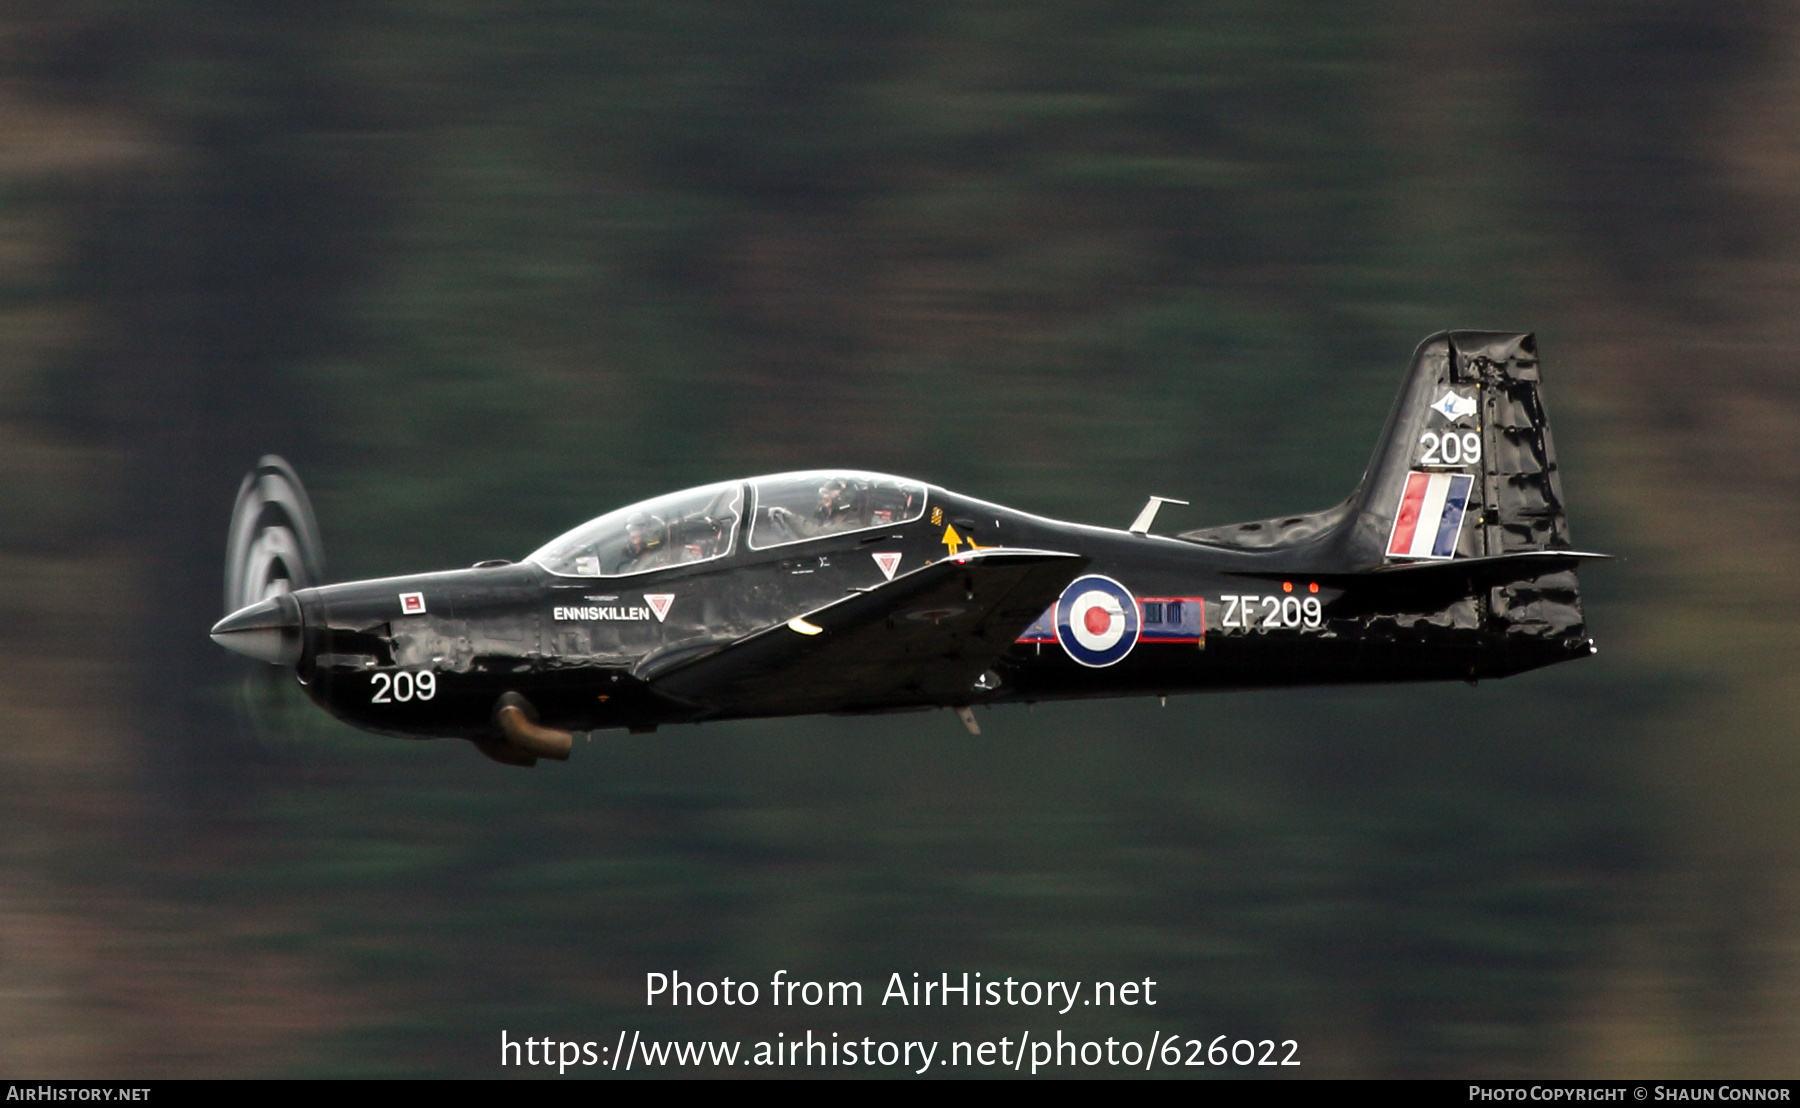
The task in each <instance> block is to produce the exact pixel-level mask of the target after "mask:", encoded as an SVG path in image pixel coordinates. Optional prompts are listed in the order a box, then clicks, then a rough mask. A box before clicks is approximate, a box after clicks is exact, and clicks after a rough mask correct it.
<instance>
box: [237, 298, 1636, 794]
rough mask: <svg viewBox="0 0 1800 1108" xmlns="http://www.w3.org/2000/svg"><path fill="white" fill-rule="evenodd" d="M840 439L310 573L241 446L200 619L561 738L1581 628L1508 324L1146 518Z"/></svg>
mask: <svg viewBox="0 0 1800 1108" xmlns="http://www.w3.org/2000/svg"><path fill="white" fill-rule="evenodd" d="M1164 502H1165V498H1162V497H1152V498H1150V502H1149V503H1148V504H1146V505H1145V506H1144V509H1143V511H1142V512H1141V513H1140V514H1139V515H1138V517H1137V520H1136V521H1135V522H1134V523H1132V525H1131V526H1130V527H1129V528H1127V529H1125V530H1123V531H1120V530H1113V529H1111V528H1107V527H1092V526H1088V525H1085V524H1079V523H1062V522H1058V521H1056V520H1051V519H1044V518H1042V517H1040V516H1035V515H1031V514H1029V513H1026V512H1020V511H1015V510H1013V509H1011V508H1006V507H1002V506H1000V505H998V504H989V503H986V502H985V501H981V500H975V499H971V498H969V497H966V496H962V495H959V494H957V493H953V492H949V491H948V490H945V489H940V488H936V487H934V486H931V485H928V484H925V483H924V482H921V481H912V480H908V479H906V478H903V477H891V476H887V475H884V474H879V473H864V472H860V471H854V470H819V471H813V472H805V473H781V474H776V475H774V476H769V477H753V478H749V479H747V480H736V481H722V482H719V483H718V484H713V485H707V486H704V487H702V488H696V489H688V490H686V491H684V492H676V493H670V494H669V495H667V496H661V497H658V498H656V499H654V500H647V501H645V502H643V503H641V504H634V505H632V506H631V507H628V508H621V509H619V510H618V511H615V512H610V513H608V514H606V515H603V516H601V517H600V518H598V519H596V520H594V521H592V522H590V523H586V524H583V525H582V526H580V527H577V528H576V529H575V530H573V531H570V532H569V533H568V534H566V535H563V536H562V537H560V538H558V539H556V540H554V541H552V542H551V543H549V544H548V545H547V546H545V547H543V548H542V549H541V550H538V551H537V552H536V553H534V554H532V555H531V556H530V557H529V558H527V559H526V560H525V561H523V562H520V563H517V564H514V563H510V562H504V561H496V562H481V563H479V564H477V565H475V566H474V567H472V568H470V569H462V570H451V571H446V572H440V573H422V574H418V575H416V576H411V577H390V578H384V579H381V580H374V581H351V582H345V583H342V584H334V585H326V584H322V583H321V578H322V574H323V568H324V566H323V558H322V556H321V554H320V544H319V539H318V530H317V526H316V524H315V523H314V521H313V514H312V509H311V507H310V505H309V504H308V502H307V499H306V494H305V492H304V491H303V489H302V488H301V485H300V481H299V478H298V477H296V476H295V474H294V472H293V470H292V469H290V468H289V467H288V465H287V464H286V463H285V462H283V461H282V460H281V459H279V458H276V457H272V456H271V457H266V458H264V459H263V460H262V462H261V464H260V465H259V466H258V467H257V469H256V471H255V472H254V473H252V474H250V475H249V476H248V477H246V478H245V479H244V484H243V487H242V488H241V489H240V490H239V492H238V499H237V509H236V512H235V514H234V515H233V517H232V522H231V536H230V543H229V550H228V556H227V563H226V575H227V576H226V586H225V602H226V607H227V608H228V609H229V610H230V611H231V614H230V615H228V616H226V617H225V618H224V619H223V620H220V621H219V623H218V624H217V625H216V626H215V627H214V628H213V629H212V637H213V639H214V641H216V642H218V643H219V644H220V645H222V646H225V647H226V648H228V649H230V650H233V651H236V652H237V653H239V654H244V655H247V656H249V657H251V658H256V659H259V660H261V661H264V662H268V663H270V664H273V665H278V666H291V667H293V668H294V670H295V673H296V675H297V676H298V678H299V681H300V683H301V684H302V685H303V686H305V688H306V691H307V694H308V695H310V696H311V697H312V698H313V699H314V700H316V701H317V702H318V703H319V704H321V705H323V706H324V707H325V708H326V709H328V710H329V711H331V712H332V713H333V714H334V715H336V716H338V717H339V718H340V719H344V720H347V721H349V722H351V723H353V724H355V725H356V726H358V727H362V728H366V729H368V730H370V731H377V732H381V733H383V734H391V735H402V736H410V737H439V736H441V737H455V738H464V739H468V740H470V741H472V742H474V744H475V745H476V746H477V747H479V748H480V749H481V751H482V752H483V753H484V754H486V755H488V756H489V757H490V758H493V759H495V760H497V761H500V762H504V763H507V764H510V765H533V764H535V763H536V761H537V759H539V758H558V759H562V758H567V757H568V756H569V752H570V748H571V745H572V742H573V738H574V735H573V733H574V732H577V731H584V730H595V729H603V728H621V727H622V728H629V729H630V730H632V731H650V730H654V729H655V728H656V727H657V725H658V724H663V723H698V722H701V721H704V720H714V719H741V718H746V717H753V716H785V715H802V714H807V713H812V712H833V713H843V714H857V713H868V712H893V711H906V710H909V709H924V708H951V709H954V710H955V711H956V713H957V715H958V716H959V717H961V719H962V722H963V724H964V725H965V726H966V727H967V728H968V729H969V731H971V732H976V733H978V732H979V728H978V727H977V725H976V722H975V717H974V715H973V713H972V712H971V710H970V709H971V708H972V707H973V706H975V705H978V704H1006V703H1015V702H1019V701H1024V702H1026V703H1030V702H1033V701H1038V700H1059V699H1080V698H1088V697H1105V696H1139V695H1148V696H1167V695H1169V694H1172V693H1187V692H1202V691H1208V690H1215V689H1239V688H1254V687H1269V686H1280V685H1318V684H1335V683H1351V682H1377V681H1432V680H1449V679H1457V680H1467V681H1471V682H1473V681H1476V680H1478V679H1480V678H1483V677H1505V676H1507V675H1509V674H1514V673H1520V672H1522V671H1524V670H1528V669H1536V668H1538V667H1540V666H1547V665H1551V664H1553V663H1556V662H1562V661H1567V660H1569V659H1571V658H1582V657H1586V656H1587V655H1589V654H1591V653H1593V652H1594V645H1593V640H1592V639H1590V638H1589V637H1588V635H1587V629H1586V626H1585V623H1584V620H1583V617H1582V612H1581V597H1580V590H1579V586H1578V584H1577V582H1576V577H1575V570H1576V568H1577V567H1578V566H1580V565H1581V563H1582V562H1583V561H1585V560H1587V559H1592V558H1599V557H1603V555H1598V554H1588V553H1582V552H1578V551H1576V550H1573V549H1571V547H1570V542H1569V527H1568V519H1567V516H1566V514H1565V512H1564V509H1563V497H1562V486H1561V481H1560V480H1559V478H1558V475H1557V468H1556V452H1555V449H1554V448H1553V446H1552V444H1551V439H1550V425H1549V421H1548V419H1547V418H1546V416H1545V414H1544V404H1543V399H1542V396H1541V394H1540V391H1539V365H1538V357H1537V348H1536V343H1535V341H1534V339H1533V337H1532V336H1531V335H1524V334H1502V333H1495V332H1486V331H1451V332H1446V333H1443V334H1438V335H1434V336H1432V337H1431V338H1428V339H1426V340H1425V341H1424V342H1423V343H1422V344H1420V346H1419V348H1418V350H1417V352H1416V353H1415V354H1414V355H1413V361H1412V367H1411V368H1410V369H1409V370H1408V371H1407V375H1406V380H1405V382H1404V384H1403V385H1402V387H1401V390H1400V396H1399V398H1398V399H1397V400H1396V401H1395V403H1394V407H1393V411H1392V412H1391V413H1390V414H1389V416H1388V421H1387V426H1386V428H1385V429H1384V430H1383V432H1382V435H1381V441H1380V442H1379V444H1378V445H1377V446H1376V448H1375V456H1374V458H1373V459H1372V460H1371V461H1370V463H1369V468H1368V470H1367V472H1366V473H1365V474H1364V475H1363V479H1362V482H1361V484H1360V485H1359V486H1358V487H1357V489H1356V491H1355V492H1353V493H1351V494H1350V497H1349V499H1347V500H1345V501H1344V502H1343V503H1341V504H1339V505H1337V506H1336V507H1333V508H1327V509H1325V510H1324V511H1320V512H1312V513H1308V514H1305V515H1294V516H1286V517H1282V518H1278V519H1265V520H1259V521H1257V522H1254V523H1239V524H1233V525H1230V526H1225V527H1208V528H1203V529H1201V530H1197V531H1187V532H1183V533H1182V534H1179V535H1175V536H1164V535H1154V534H1151V533H1150V528H1151V525H1152V524H1153V523H1154V521H1155V517H1156V511H1157V508H1158V507H1159V506H1160V505H1161V504H1162V503H1164Z"/></svg>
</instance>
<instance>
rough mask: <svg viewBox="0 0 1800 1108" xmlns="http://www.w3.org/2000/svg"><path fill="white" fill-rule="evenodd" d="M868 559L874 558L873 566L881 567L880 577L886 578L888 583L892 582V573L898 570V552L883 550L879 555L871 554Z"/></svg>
mask: <svg viewBox="0 0 1800 1108" xmlns="http://www.w3.org/2000/svg"><path fill="white" fill-rule="evenodd" d="M870 557H872V558H874V559H875V564H876V565H878V566H880V567H881V573H882V576H884V577H886V578H887V579H888V580H889V581H892V580H893V579H894V571H895V570H897V569H899V568H900V552H899V551H898V550H884V551H881V552H880V553H877V554H872V555H870Z"/></svg>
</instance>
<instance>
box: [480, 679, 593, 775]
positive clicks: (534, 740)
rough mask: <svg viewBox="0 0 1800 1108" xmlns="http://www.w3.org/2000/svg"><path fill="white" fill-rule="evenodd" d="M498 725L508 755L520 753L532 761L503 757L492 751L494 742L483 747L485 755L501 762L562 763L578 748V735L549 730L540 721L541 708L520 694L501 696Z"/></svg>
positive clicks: (496, 707) (497, 704) (496, 712)
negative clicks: (540, 761) (538, 761)
mask: <svg viewBox="0 0 1800 1108" xmlns="http://www.w3.org/2000/svg"><path fill="white" fill-rule="evenodd" d="M494 726H496V727H498V728H499V729H500V735H501V737H502V739H503V740H504V743H505V745H506V746H507V747H508V748H510V749H509V750H508V751H507V752H508V753H512V752H517V754H519V755H523V756H524V757H525V758H527V759H529V761H513V759H509V758H502V757H499V756H498V755H497V754H496V753H495V752H494V751H491V750H489V749H488V747H489V746H491V745H498V744H494V743H491V742H490V743H482V744H479V745H480V746H481V748H482V753H484V754H486V755H487V756H488V757H490V758H495V759H496V760H497V761H502V762H509V763H511V764H514V765H531V764H532V763H533V762H536V761H537V759H539V758H554V759H556V760H557V761H559V762H566V761H568V760H569V753H570V751H572V750H573V749H574V747H575V736H574V735H572V734H570V733H569V732H567V731H559V730H557V729H556V728H554V727H545V726H544V725H542V724H540V723H539V722H538V713H537V708H535V707H533V706H532V703H531V701H529V700H526V699H525V698H524V697H523V696H520V695H519V694H518V693H516V692H505V693H501V694H500V699H499V700H496V701H495V702H494Z"/></svg>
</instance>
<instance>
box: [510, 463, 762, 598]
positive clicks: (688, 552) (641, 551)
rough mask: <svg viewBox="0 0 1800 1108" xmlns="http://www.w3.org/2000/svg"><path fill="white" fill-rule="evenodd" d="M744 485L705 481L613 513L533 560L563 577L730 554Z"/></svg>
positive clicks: (615, 573)
mask: <svg viewBox="0 0 1800 1108" xmlns="http://www.w3.org/2000/svg"><path fill="white" fill-rule="evenodd" d="M743 502H744V486H743V485H742V484H740V483H739V482H736V481H732V482H730V483H728V484H720V485H705V486H702V487H700V488H697V489H687V490H685V491H683V492H672V493H670V494H668V495H667V496H659V497H657V498H656V499H655V500H646V501H643V502H642V503H639V504H633V505H632V506H631V507H629V508H620V509H619V510H618V511H616V512H608V513H606V514H605V515H603V516H601V517H600V518H599V519H596V520H592V521H590V522H588V523H584V524H582V525H581V526H580V527H577V528H575V530H573V531H570V532H569V533H568V534H566V535H563V536H562V537H561V538H558V539H554V540H552V541H551V542H550V543H549V544H548V545H546V546H544V547H543V548H542V549H540V550H538V551H537V552H536V553H534V554H532V556H531V560H532V561H534V562H536V563H537V564H538V565H541V566H543V567H544V568H545V569H547V570H549V571H550V572H551V573H554V574H557V575H558V576H561V577H625V576H627V575H629V574H633V573H648V572H650V571H651V570H653V569H667V568H669V567H670V566H679V565H687V564H688V563H690V562H704V561H707V560H709V559H711V558H719V557H723V556H724V555H726V554H729V553H731V541H732V538H733V537H734V536H735V535H736V534H737V526H738V518H739V513H740V511H741V509H742V507H743Z"/></svg>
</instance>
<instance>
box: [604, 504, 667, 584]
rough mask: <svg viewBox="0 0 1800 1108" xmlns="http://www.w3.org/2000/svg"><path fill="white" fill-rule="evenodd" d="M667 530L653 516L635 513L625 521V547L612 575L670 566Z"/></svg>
mask: <svg viewBox="0 0 1800 1108" xmlns="http://www.w3.org/2000/svg"><path fill="white" fill-rule="evenodd" d="M666 532H667V528H666V527H665V526H664V524H663V522H662V521H661V520H659V519H657V518H656V517H655V516H652V515H649V514H647V513H644V512H635V513H633V514H632V516H631V517H630V518H629V519H627V520H626V521H625V546H624V548H623V549H622V550H621V551H620V552H619V568H618V569H616V570H614V571H613V572H614V573H639V572H642V571H643V570H647V569H658V568H660V567H662V566H665V565H669V564H671V563H670V561H669V543H668V535H667V533H666Z"/></svg>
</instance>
